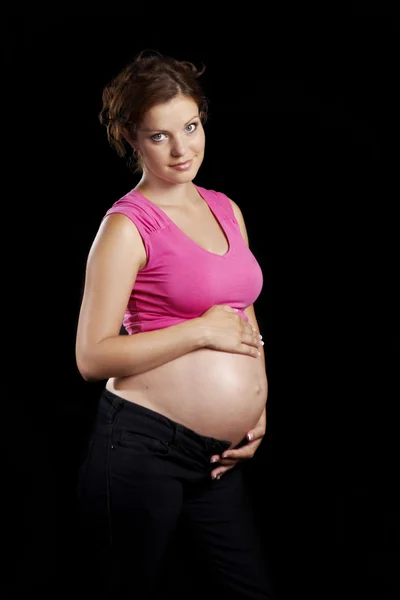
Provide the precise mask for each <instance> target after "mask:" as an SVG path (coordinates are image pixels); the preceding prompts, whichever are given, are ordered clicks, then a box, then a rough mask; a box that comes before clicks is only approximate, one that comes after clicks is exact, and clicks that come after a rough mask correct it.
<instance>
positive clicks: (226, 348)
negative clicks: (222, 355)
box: [200, 304, 263, 358]
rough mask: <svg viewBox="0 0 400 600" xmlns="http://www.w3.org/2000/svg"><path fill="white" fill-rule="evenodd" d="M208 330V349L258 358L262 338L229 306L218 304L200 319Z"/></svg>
mask: <svg viewBox="0 0 400 600" xmlns="http://www.w3.org/2000/svg"><path fill="white" fill-rule="evenodd" d="M200 320H201V321H202V322H203V325H204V326H205V330H206V340H207V341H206V345H205V347H206V348H211V349H212V350H219V351H222V352H233V353H235V354H247V355H249V356H254V357H255V358H258V357H259V356H260V351H259V348H260V347H261V346H262V345H263V343H262V338H261V337H260V335H259V334H258V333H257V332H256V330H255V329H254V328H253V327H252V325H251V324H250V323H249V322H247V321H245V320H244V319H243V318H242V317H240V316H239V315H238V313H237V311H236V310H235V309H234V308H232V307H231V306H229V305H227V304H216V305H214V306H212V307H211V308H209V309H208V310H207V311H206V312H205V313H203V314H202V315H201V317H200Z"/></svg>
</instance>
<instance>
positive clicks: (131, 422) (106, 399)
mask: <svg viewBox="0 0 400 600" xmlns="http://www.w3.org/2000/svg"><path fill="white" fill-rule="evenodd" d="M98 412H99V413H100V414H101V416H102V417H103V418H104V417H105V418H106V420H107V421H108V422H109V423H112V422H113V421H114V418H115V415H116V414H117V413H119V414H120V416H119V420H120V419H121V417H122V419H123V423H124V425H123V426H127V427H133V428H134V429H135V431H137V432H142V433H146V434H147V433H149V432H151V433H152V434H154V435H155V436H157V437H160V439H163V440H164V441H165V442H168V443H171V442H173V441H176V440H178V439H182V438H186V439H188V440H190V441H191V442H192V443H193V442H194V443H195V444H197V445H199V446H201V447H202V448H204V449H206V450H209V451H212V452H217V451H220V452H223V451H224V450H226V449H227V448H229V447H230V446H231V442H230V441H229V440H220V439H216V438H213V437H210V436H204V435H201V434H199V433H197V432H196V431H193V430H192V429H190V428H189V427H186V426H185V425H182V424H180V423H177V422H176V421H173V420H172V419H170V418H168V417H166V416H165V415H162V414H161V413H158V412H156V411H154V410H151V409H150V408H146V407H145V406H141V405H140V404H136V403H134V402H131V401H130V400H125V399H124V398H121V397H120V396H117V395H116V394H114V393H113V392H110V390H107V389H106V388H104V389H103V391H102V394H101V396H100V402H99V406H98Z"/></svg>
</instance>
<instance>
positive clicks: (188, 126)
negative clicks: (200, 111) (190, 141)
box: [185, 123, 197, 133]
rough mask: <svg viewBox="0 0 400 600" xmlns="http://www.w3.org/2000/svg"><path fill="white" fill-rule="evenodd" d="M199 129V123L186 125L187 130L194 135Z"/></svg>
mask: <svg viewBox="0 0 400 600" xmlns="http://www.w3.org/2000/svg"><path fill="white" fill-rule="evenodd" d="M196 129H197V123H190V125H186V127H185V130H186V131H187V132H188V133H193V132H194V131H196Z"/></svg>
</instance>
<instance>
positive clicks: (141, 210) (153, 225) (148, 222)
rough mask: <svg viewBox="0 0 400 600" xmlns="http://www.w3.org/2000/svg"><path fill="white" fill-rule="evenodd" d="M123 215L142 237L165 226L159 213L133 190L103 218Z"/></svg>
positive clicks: (117, 202)
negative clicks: (117, 214)
mask: <svg viewBox="0 0 400 600" xmlns="http://www.w3.org/2000/svg"><path fill="white" fill-rule="evenodd" d="M116 213H119V214H123V215H125V216H127V217H128V218H129V219H131V221H132V222H133V223H134V224H135V225H136V226H137V228H138V229H139V231H140V232H141V233H142V234H144V235H149V234H151V233H154V232H155V231H158V230H160V229H163V228H164V227H165V226H166V225H167V221H166V219H165V218H164V216H163V214H162V212H161V211H159V210H157V208H156V207H155V206H154V205H153V203H152V202H149V201H148V200H146V198H144V197H143V196H142V195H141V194H140V193H139V192H137V191H136V190H135V189H132V190H130V191H129V192H128V193H127V194H125V195H124V196H121V197H120V198H118V200H116V201H115V202H114V203H113V204H112V205H111V207H110V208H109V209H108V210H107V212H106V213H105V215H104V217H106V216H108V215H111V214H116Z"/></svg>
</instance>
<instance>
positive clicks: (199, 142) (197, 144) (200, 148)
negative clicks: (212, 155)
mask: <svg viewBox="0 0 400 600" xmlns="http://www.w3.org/2000/svg"><path fill="white" fill-rule="evenodd" d="M204 146H205V136H204V134H203V135H199V136H198V137H196V139H194V140H193V144H192V149H193V150H195V151H196V152H198V153H199V154H200V153H201V152H204Z"/></svg>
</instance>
